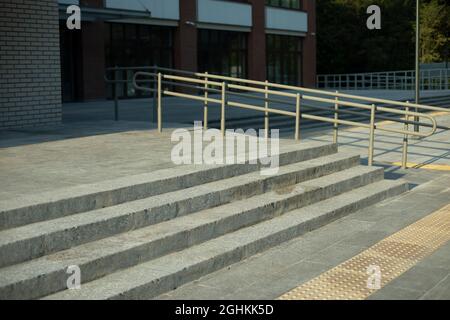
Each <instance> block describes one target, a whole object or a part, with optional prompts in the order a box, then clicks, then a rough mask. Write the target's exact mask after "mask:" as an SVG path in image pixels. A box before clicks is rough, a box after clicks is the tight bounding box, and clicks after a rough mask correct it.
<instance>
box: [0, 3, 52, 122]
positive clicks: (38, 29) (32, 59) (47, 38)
mask: <svg viewBox="0 0 450 320" xmlns="http://www.w3.org/2000/svg"><path fill="white" fill-rule="evenodd" d="M60 122H61V79H60V53H59V19H58V6H57V0H39V1H36V0H1V5H0V129H10V128H20V127H27V126H37V125H52V124H58V123H60Z"/></svg>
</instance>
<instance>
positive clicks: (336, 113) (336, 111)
mask: <svg viewBox="0 0 450 320" xmlns="http://www.w3.org/2000/svg"><path fill="white" fill-rule="evenodd" d="M338 94H339V91H336V97H335V98H334V100H335V101H336V102H335V104H334V120H335V123H334V125H333V130H334V132H333V143H338V131H339V124H338V120H339V97H338V96H337V95H338Z"/></svg>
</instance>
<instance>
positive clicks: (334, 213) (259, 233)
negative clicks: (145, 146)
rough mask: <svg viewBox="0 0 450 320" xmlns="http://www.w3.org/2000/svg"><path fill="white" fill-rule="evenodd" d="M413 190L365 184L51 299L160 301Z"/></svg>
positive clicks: (390, 184) (396, 185) (402, 184)
mask: <svg viewBox="0 0 450 320" xmlns="http://www.w3.org/2000/svg"><path fill="white" fill-rule="evenodd" d="M357 170H360V168H358V169H357ZM319 180H321V181H322V183H324V182H325V180H326V178H322V179H318V180H317V181H316V182H312V181H311V183H310V184H309V185H307V184H305V185H304V187H303V188H304V189H308V188H311V187H313V188H316V190H320V189H321V188H322V185H321V183H318V181H319ZM407 188H408V187H407V184H406V183H405V182H403V181H396V182H392V181H379V182H375V183H372V184H369V185H365V186H361V187H359V188H357V189H355V190H351V191H349V192H347V193H343V194H340V195H338V196H335V197H332V198H329V199H327V200H324V201H321V202H318V203H314V204H310V205H309V206H306V207H303V208H300V209H296V210H293V211H290V212H288V213H286V214H284V215H281V216H278V217H275V218H273V219H270V220H267V221H264V222H261V223H258V224H256V225H252V226H249V227H246V228H242V229H239V230H237V231H234V232H231V233H227V234H225V235H222V236H219V237H217V238H214V239H212V240H210V241H206V242H203V243H201V244H198V245H194V246H192V247H189V248H187V249H185V250H182V251H179V252H174V253H172V254H168V255H165V256H163V257H160V258H157V259H154V260H151V261H148V262H145V263H141V264H139V265H136V266H134V267H131V268H128V269H124V270H122V271H118V272H115V273H112V274H110V275H108V276H105V277H102V278H100V279H97V280H95V281H91V282H88V283H84V284H82V287H81V289H80V290H65V291H62V292H59V293H56V294H54V295H51V296H47V297H45V299H149V298H154V297H157V296H158V295H160V294H163V293H165V292H168V291H170V290H173V289H175V288H177V287H179V286H180V285H183V284H185V283H187V282H190V281H193V280H196V279H198V278H200V277H202V276H204V275H206V274H209V273H211V272H214V271H217V270H219V269H221V268H224V267H226V266H228V265H230V264H233V263H236V262H238V261H241V260H244V259H245V258H248V257H250V256H251V255H254V254H256V253H259V252H261V251H264V250H266V249H268V248H271V247H274V246H276V245H278V244H281V243H282V242H285V241H287V240H290V239H293V238H295V237H298V236H301V235H302V234H304V233H306V232H308V231H311V230H313V229H317V228H319V227H321V226H323V225H325V224H326V223H329V222H331V221H333V220H335V219H338V218H340V217H342V216H344V215H346V214H349V213H351V212H354V211H357V210H358V209H361V208H364V207H367V206H370V205H372V204H375V203H377V202H379V201H382V200H384V199H386V198H388V197H391V196H395V195H398V194H400V193H402V192H405V191H406V190H407ZM350 189H351V188H350ZM295 190H297V189H296V188H295V189H294V190H292V192H296V191H295ZM330 195H331V194H330ZM82 274H83V273H82ZM34 288H36V287H34Z"/></svg>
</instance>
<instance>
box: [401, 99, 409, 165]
mask: <svg viewBox="0 0 450 320" xmlns="http://www.w3.org/2000/svg"><path fill="white" fill-rule="evenodd" d="M406 103H409V101H406ZM405 111H406V112H409V107H406V108H405ZM405 120H406V122H405V131H408V130H409V125H408V123H407V122H408V120H409V116H408V115H407V114H405ZM407 167H408V134H405V136H404V137H403V158H402V169H406V168H407Z"/></svg>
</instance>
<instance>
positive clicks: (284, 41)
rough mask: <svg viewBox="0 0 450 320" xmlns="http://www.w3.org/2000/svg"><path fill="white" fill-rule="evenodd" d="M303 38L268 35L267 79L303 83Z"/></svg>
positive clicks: (294, 83) (296, 83)
mask: <svg viewBox="0 0 450 320" xmlns="http://www.w3.org/2000/svg"><path fill="white" fill-rule="evenodd" d="M301 45H302V39H301V38H299V37H294V36H283V35H273V34H269V35H267V45H266V46H267V80H269V81H270V82H276V83H282V84H291V85H301V82H302V79H301V74H302V47H301Z"/></svg>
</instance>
